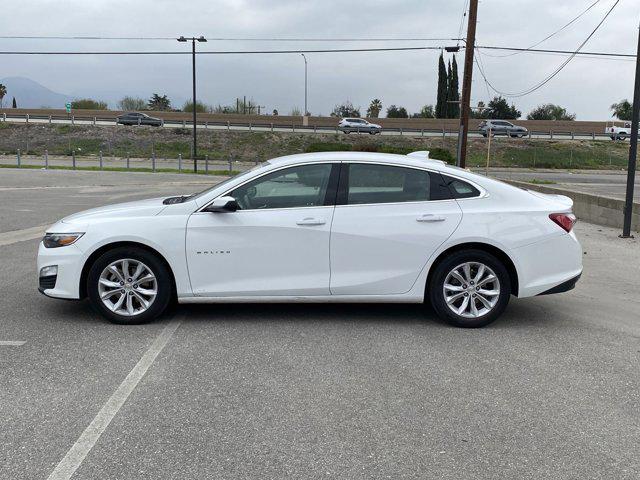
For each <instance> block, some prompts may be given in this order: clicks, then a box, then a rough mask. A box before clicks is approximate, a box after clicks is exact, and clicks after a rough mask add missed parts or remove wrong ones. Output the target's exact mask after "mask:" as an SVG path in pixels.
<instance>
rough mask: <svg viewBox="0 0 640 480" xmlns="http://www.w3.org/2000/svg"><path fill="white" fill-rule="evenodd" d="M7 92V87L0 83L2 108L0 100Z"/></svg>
mask: <svg viewBox="0 0 640 480" xmlns="http://www.w3.org/2000/svg"><path fill="white" fill-rule="evenodd" d="M6 94H7V87H5V86H4V85H2V84H1V83H0V108H2V100H3V99H4V96H5V95H6Z"/></svg>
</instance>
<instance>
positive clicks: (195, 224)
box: [37, 152, 582, 327]
mask: <svg viewBox="0 0 640 480" xmlns="http://www.w3.org/2000/svg"><path fill="white" fill-rule="evenodd" d="M575 220H576V218H575V216H574V215H573V213H572V201H571V199H569V198H567V197H564V196H561V195H548V194H543V193H537V192H532V191H528V190H523V189H520V188H516V187H514V186H511V185H508V184H506V183H502V182H500V181H497V180H494V179H491V178H487V177H484V176H481V175H478V174H474V173H472V172H469V171H467V170H463V169H459V168H456V167H452V166H448V165H446V164H445V163H444V162H442V161H440V160H430V159H428V155H427V152H416V153H415V154H410V155H406V156H404V155H391V154H381V153H365V152H328V153H313V154H300V155H291V156H286V157H281V158H276V159H273V160H269V161H267V162H265V163H263V164H261V165H259V166H256V167H255V168H253V169H252V170H249V171H246V172H243V173H241V174H239V175H237V176H235V177H232V178H230V179H228V180H226V181H224V182H222V183H220V184H218V185H215V186H213V187H212V188H210V189H208V190H205V191H203V192H201V193H198V194H195V195H190V196H187V195H181V196H175V197H169V198H153V199H149V200H143V201H135V202H130V203H123V204H116V205H109V206H105V207H100V208H95V209H91V210H87V211H84V212H80V213H76V214H74V215H71V216H68V217H66V218H63V219H62V220H60V221H59V222H57V223H55V224H54V225H52V226H51V227H49V228H48V229H47V233H46V234H45V236H44V238H43V240H42V242H41V243H40V246H39V250H38V260H37V273H38V277H39V290H40V292H42V293H44V294H45V295H47V296H49V297H54V298H62V299H82V298H85V297H88V298H89V300H90V302H91V303H92V305H93V306H94V307H95V308H96V309H97V310H98V311H99V312H100V313H101V314H102V315H104V316H105V317H106V318H108V319H109V320H111V321H113V322H115V323H122V324H129V323H141V322H145V321H149V320H152V319H154V318H156V317H158V316H159V315H161V314H162V313H163V311H165V309H166V308H167V306H168V305H169V304H170V303H171V302H172V301H173V300H177V302H179V303H222V302H318V303H326V302H349V303H358V302H360V303H364V302H367V303H376V302H380V303H423V302H427V303H430V304H431V305H432V306H433V308H434V309H435V311H436V312H437V314H438V315H439V316H440V317H441V318H443V319H444V320H445V321H447V322H449V323H451V324H452V325H456V326H460V327H481V326H484V325H487V324H489V323H490V322H492V321H493V320H495V319H496V318H498V316H500V314H501V313H502V312H503V311H504V310H505V308H506V307H507V303H508V302H509V298H510V296H511V295H515V296H517V297H521V298H523V297H532V296H535V295H545V294H550V293H560V292H564V291H567V290H570V289H572V288H573V287H574V285H575V283H576V282H577V280H578V278H579V277H580V275H581V272H582V249H581V247H580V244H579V242H578V240H577V239H576V236H575V234H574V232H573V230H572V228H573V225H574V222H575Z"/></svg>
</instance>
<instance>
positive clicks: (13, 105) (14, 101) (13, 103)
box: [11, 97, 18, 108]
mask: <svg viewBox="0 0 640 480" xmlns="http://www.w3.org/2000/svg"><path fill="white" fill-rule="evenodd" d="M11 108H18V104H17V103H16V97H13V102H12V104H11Z"/></svg>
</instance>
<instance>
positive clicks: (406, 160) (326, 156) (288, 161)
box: [269, 152, 471, 174]
mask: <svg viewBox="0 0 640 480" xmlns="http://www.w3.org/2000/svg"><path fill="white" fill-rule="evenodd" d="M352 161H357V162H374V163H387V164H391V165H398V166H406V167H429V168H431V169H434V168H435V169H437V170H441V171H445V170H449V171H451V173H454V172H456V174H458V172H467V171H466V170H463V169H460V168H457V167H452V166H450V165H447V164H446V163H444V162H443V161H442V160H437V159H427V158H424V156H418V155H396V154H393V153H374V152H317V153H300V154H296V155H287V156H284V157H278V158H273V159H271V160H269V163H270V164H271V165H273V166H278V167H281V166H286V165H296V164H299V163H308V162H352ZM468 173H471V172H468Z"/></svg>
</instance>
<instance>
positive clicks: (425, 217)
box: [416, 213, 445, 222]
mask: <svg viewBox="0 0 640 480" xmlns="http://www.w3.org/2000/svg"><path fill="white" fill-rule="evenodd" d="M416 220H417V221H418V222H444V220H445V218H444V217H443V216H442V215H432V214H430V213H427V214H425V215H422V216H420V217H418V218H417V219H416Z"/></svg>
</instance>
